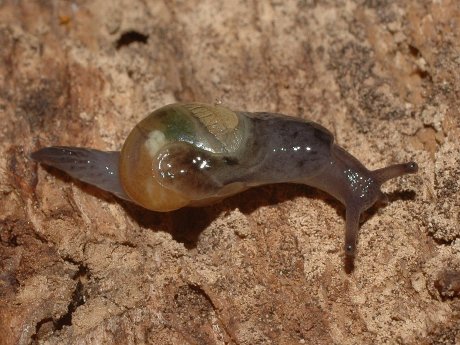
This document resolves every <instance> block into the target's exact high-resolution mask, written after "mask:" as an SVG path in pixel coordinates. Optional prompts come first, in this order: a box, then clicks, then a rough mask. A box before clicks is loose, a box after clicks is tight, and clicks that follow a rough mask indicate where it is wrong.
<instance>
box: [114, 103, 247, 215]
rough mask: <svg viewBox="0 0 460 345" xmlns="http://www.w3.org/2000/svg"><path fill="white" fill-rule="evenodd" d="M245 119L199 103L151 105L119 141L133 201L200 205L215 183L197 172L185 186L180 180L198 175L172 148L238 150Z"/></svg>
mask: <svg viewBox="0 0 460 345" xmlns="http://www.w3.org/2000/svg"><path fill="white" fill-rule="evenodd" d="M244 122H245V121H244V119H243V120H242V119H241V118H240V117H239V116H238V115H237V114H236V113H235V112H233V111H231V110H229V109H227V108H225V107H222V106H211V105H207V104H200V103H188V104H180V103H178V104H171V105H167V106H165V107H162V108H160V109H157V110H155V111H154V112H153V113H151V114H150V115H149V116H148V117H146V118H145V119H144V120H142V121H141V122H140V123H139V124H138V125H137V126H136V127H134V129H133V130H132V131H131V133H130V134H129V136H128V138H127V139H126V141H125V144H124V145H123V148H122V150H121V158H120V178H121V183H122V185H123V188H124V189H125V191H126V193H127V194H128V196H129V197H130V198H131V199H132V200H134V201H135V202H136V203H138V204H140V205H141V206H143V207H145V208H148V209H150V210H155V211H171V210H175V209H178V208H181V207H184V206H186V205H189V204H191V203H192V201H194V203H195V204H199V203H200V199H205V198H207V197H209V196H210V195H212V194H216V189H218V188H219V186H218V185H213V184H212V183H206V182H207V181H204V180H203V179H205V176H201V179H202V180H201V181H200V183H197V184H196V189H193V188H194V185H193V184H189V188H183V187H184V185H183V184H180V183H181V180H184V179H189V181H190V179H191V178H197V177H196V175H197V171H194V172H193V174H191V173H189V170H190V167H188V169H187V168H186V167H182V166H181V164H182V163H181V162H180V159H183V157H181V155H178V154H175V152H187V151H200V152H202V153H203V154H204V153H206V154H207V155H209V157H211V158H212V156H213V155H217V154H222V153H234V152H237V151H238V150H239V149H240V148H241V146H242V144H243V142H244V136H245V133H246V130H245V124H244ZM184 146H185V147H184ZM178 147H180V150H178V149H177V148H178ZM187 149H188V150H187ZM209 157H208V161H211V158H209ZM198 158H200V157H199V156H198ZM182 175H183V176H182ZM198 178H200V176H199V175H198ZM176 186H177V188H176ZM206 188H207V189H206Z"/></svg>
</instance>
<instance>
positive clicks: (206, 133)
mask: <svg viewBox="0 0 460 345" xmlns="http://www.w3.org/2000/svg"><path fill="white" fill-rule="evenodd" d="M32 158H33V159H35V160H36V161H39V162H41V163H43V164H46V165H49V166H53V167H56V168H58V169H60V170H63V171H65V172H66V173H68V174H69V175H71V176H73V177H74V178H77V179H79V180H81V181H84V182H86V183H89V184H92V185H95V186H97V187H99V188H101V189H104V190H106V191H109V192H111V193H113V194H115V195H117V196H118V197H121V198H123V199H126V200H129V201H132V202H134V203H136V204H138V205H140V206H142V207H145V208H147V209H150V210H153V211H160V212H166V211H172V210H175V209H178V208H181V207H185V206H203V205H207V204H210V203H213V202H216V201H218V200H221V199H223V198H225V197H228V196H230V195H233V194H236V193H239V192H241V191H243V190H246V189H248V188H250V187H253V186H258V185H263V184H272V183H282V182H291V183H301V184H306V185H309V186H313V187H316V188H318V189H321V190H323V191H325V192H327V193H329V194H331V195H332V196H334V197H335V198H337V199H338V200H339V201H341V202H342V203H343V204H344V205H345V207H346V231H345V251H346V254H347V256H349V257H354V255H355V248H356V240H357V234H358V229H359V217H360V214H361V213H362V212H364V211H365V210H366V209H368V208H369V207H370V206H372V205H373V204H374V203H375V202H376V201H378V200H385V195H384V194H383V193H382V192H381V191H380V186H381V184H382V183H384V182H385V181H387V180H389V179H392V178H394V177H398V176H402V175H404V174H408V173H415V172H416V171H417V165H416V163H414V162H410V163H405V164H396V165H392V166H389V167H386V168H383V169H378V170H374V171H370V170H368V169H366V168H365V167H364V166H363V165H362V164H361V163H360V162H359V161H358V160H357V159H356V158H355V157H353V156H352V155H351V154H349V153H348V152H346V151H345V150H344V149H343V148H341V147H340V146H338V145H336V144H334V138H333V135H332V134H331V133H330V132H329V131H328V130H327V129H325V128H324V127H322V126H320V125H318V124H316V123H314V122H311V121H305V120H302V119H299V118H294V117H289V116H285V115H281V114H273V113H264V112H260V113H250V112H240V111H232V110H230V109H228V108H225V107H223V106H219V105H207V104H201V103H177V104H171V105H167V106H164V107H162V108H159V109H157V110H155V111H154V112H152V113H151V114H150V115H149V116H147V117H146V118H145V119H143V120H142V121H141V122H140V123H138V124H137V125H136V126H135V127H134V129H133V130H132V131H131V132H130V134H129V135H128V138H127V139H126V141H125V143H124V145H123V148H122V149H121V152H103V151H98V150H94V149H87V148H76V147H47V148H42V149H40V150H38V151H36V152H34V153H33V154H32Z"/></svg>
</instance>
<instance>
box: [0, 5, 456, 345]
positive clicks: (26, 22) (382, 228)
mask: <svg viewBox="0 0 460 345" xmlns="http://www.w3.org/2000/svg"><path fill="white" fill-rule="evenodd" d="M459 56H460V5H459V2H458V1H456V0H450V1H449V0H441V1H428V0H423V1H419V0H408V1H389V0H382V1H377V0H376V1H370V0H369V1H365V0H339V1H330V0H318V1H314V0H304V1H300V0H299V1H297V0H296V1H294V0H289V1H279V2H275V1H272V2H270V1H250V0H239V1H236V0H235V1H225V2H224V1H214V0H205V1H198V0H196V1H195V0H190V1H180V0H177V1H169V0H167V1H166V0H164V1H153V0H114V1H103V0H95V1H89V0H80V1H59V0H56V1H51V0H40V1H39V0H36V1H12V0H11V1H7V0H3V1H0V123H1V130H0V343H1V344H30V343H40V344H97V343H100V344H104V343H115V344H142V343H148V344H331V343H335V344H376V343H378V344H383V343H389V344H392V343H404V344H432V343H436V344H455V343H459V342H460V320H459V315H460V299H459V295H460V227H459V214H460V184H459V181H460V161H459V160H460V149H459V147H460V141H459V137H460V113H459V109H460V73H459V71H460V58H459ZM216 99H222V100H223V103H224V104H226V105H227V106H229V107H230V108H234V109H244V110H248V111H276V112H281V113H285V114H290V115H293V116H299V117H304V118H309V119H312V120H314V121H317V122H319V123H321V124H322V125H324V126H325V127H327V128H329V129H330V130H331V131H332V132H333V133H334V135H335V136H336V141H337V142H338V143H339V144H340V145H342V146H344V147H345V148H346V149H347V150H349V151H350V152H351V153H353V154H354V155H355V156H357V157H358V158H359V159H360V160H361V161H362V162H363V163H364V164H365V165H366V166H368V167H370V168H379V167H383V166H385V165H387V164H390V163H396V162H404V161H408V160H415V161H417V162H418V163H419V165H420V172H419V173H418V174H417V175H415V176H408V177H404V178H401V179H398V180H395V181H392V182H391V183H388V184H387V185H386V186H385V190H386V192H388V193H389V195H390V200H391V202H390V204H389V205H387V206H386V207H383V208H378V209H377V208H376V209H374V210H373V212H371V213H370V214H369V217H368V218H367V220H366V221H365V222H364V224H362V226H361V233H360V239H359V247H358V248H359V249H358V250H359V253H358V257H357V261H356V268H355V270H354V271H353V272H352V273H351V274H347V273H346V272H345V271H344V265H343V251H342V246H343V228H344V212H343V211H344V209H343V207H342V206H341V205H340V204H339V203H338V202H336V201H334V200H333V199H332V198H330V197H328V196H327V195H325V194H323V193H320V192H318V191H315V190H313V189H311V188H308V187H304V186H294V185H275V186H266V187H262V188H256V189H252V190H249V191H247V192H245V193H243V194H241V195H238V196H235V197H232V198H230V199H228V200H225V201H224V202H221V203H219V204H216V205H214V206H210V207H205V208H197V209H183V210H180V211H176V212H171V213H167V214H159V213H153V212H148V211H145V210H142V209H140V208H138V207H136V206H133V205H130V204H129V203H125V202H123V201H120V200H118V199H116V198H114V197H112V196H110V195H109V194H106V193H103V192H100V191H98V190H96V189H94V188H91V187H89V186H86V185H84V184H82V183H78V182H76V181H73V180H71V179H70V178H68V177H67V176H65V175H64V174H62V173H60V172H58V171H56V170H52V169H46V168H43V167H41V166H37V164H35V163H34V162H32V161H31V160H30V159H29V153H30V152H32V151H33V150H35V149H37V148H40V147H43V146H49V145H71V146H88V147H94V148H99V149H107V150H116V149H119V148H120V147H121V145H122V143H123V140H124V138H125V137H126V136H127V134H128V132H129V131H130V129H131V128H132V127H133V126H134V125H135V123H136V122H138V121H139V120H140V119H142V118H143V117H145V116H146V115H147V114H148V113H149V111H151V110H153V109H155V108H157V107H159V106H162V105H165V104H167V103H171V102H175V101H203V102H208V103H212V102H214V101H215V100H216Z"/></svg>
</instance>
